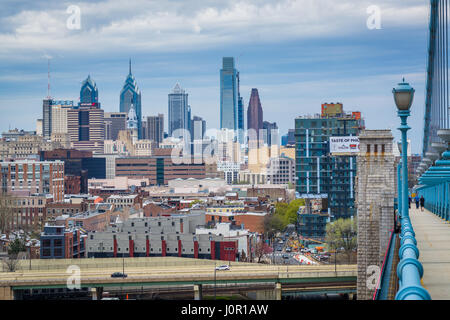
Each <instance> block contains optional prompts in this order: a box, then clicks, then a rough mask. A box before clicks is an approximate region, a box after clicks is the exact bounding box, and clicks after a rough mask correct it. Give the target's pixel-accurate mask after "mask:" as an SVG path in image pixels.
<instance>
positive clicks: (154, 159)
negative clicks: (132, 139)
mask: <svg viewBox="0 0 450 320" xmlns="http://www.w3.org/2000/svg"><path fill="white" fill-rule="evenodd" d="M171 154H172V149H155V150H154V155H152V156H150V157H126V158H117V159H116V176H117V177H130V178H148V179H149V182H150V185H168V183H169V180H173V179H177V178H181V179H186V178H191V177H192V178H196V179H203V178H205V177H206V173H205V164H204V163H193V161H192V162H191V163H188V164H186V163H174V162H173V161H172V156H171Z"/></svg>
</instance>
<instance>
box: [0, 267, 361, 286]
mask: <svg viewBox="0 0 450 320" xmlns="http://www.w3.org/2000/svg"><path fill="white" fill-rule="evenodd" d="M117 271H119V272H122V268H117V267H108V266H107V265H105V266H103V267H100V268H85V269H81V271H80V279H81V283H83V282H85V283H86V282H87V283H91V284H95V283H97V284H100V283H108V284H114V283H127V282H128V283H130V284H131V283H137V282H146V283H152V282H153V283H175V282H180V283H182V282H191V283H192V282H197V281H200V282H211V281H214V274H215V276H216V280H217V281H220V280H222V281H228V282H233V281H241V282H242V281H247V280H249V281H256V280H258V279H261V280H264V279H266V280H267V279H287V278H320V277H333V276H335V274H334V268H332V267H330V266H300V265H298V263H297V265H292V266H289V267H288V268H286V269H285V268H283V267H282V266H277V265H264V264H244V265H240V264H239V263H234V262H232V263H231V267H230V270H228V271H216V272H214V265H180V266H176V265H172V266H153V267H125V273H126V274H127V275H128V277H127V278H125V279H122V278H111V274H112V273H113V272H117ZM355 275H356V267H355V266H339V268H338V276H343V277H348V276H349V277H352V276H355ZM70 276H73V274H71V273H67V272H66V270H64V269H55V270H22V271H16V272H14V273H12V272H2V273H0V286H39V285H41V284H45V285H60V284H66V283H67V279H68V278H69V277H70Z"/></svg>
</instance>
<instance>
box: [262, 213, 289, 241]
mask: <svg viewBox="0 0 450 320" xmlns="http://www.w3.org/2000/svg"><path fill="white" fill-rule="evenodd" d="M284 228H285V225H284V223H283V220H282V219H281V218H280V216H279V215H277V214H268V215H266V216H265V218H264V233H265V234H266V235H267V238H268V239H271V238H273V237H274V235H275V234H276V233H277V232H280V231H283V230H284Z"/></svg>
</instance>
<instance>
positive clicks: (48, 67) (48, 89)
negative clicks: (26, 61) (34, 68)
mask: <svg viewBox="0 0 450 320" xmlns="http://www.w3.org/2000/svg"><path fill="white" fill-rule="evenodd" d="M47 74H48V75H47V83H48V86H47V99H51V97H50V58H49V59H48V65H47Z"/></svg>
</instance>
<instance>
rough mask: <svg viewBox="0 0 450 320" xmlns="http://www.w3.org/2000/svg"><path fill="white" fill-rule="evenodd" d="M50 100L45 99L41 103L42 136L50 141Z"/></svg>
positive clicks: (51, 101)
mask: <svg viewBox="0 0 450 320" xmlns="http://www.w3.org/2000/svg"><path fill="white" fill-rule="evenodd" d="M52 103H53V100H52V98H45V99H44V100H43V101H42V135H43V136H44V138H46V139H50V136H51V135H52Z"/></svg>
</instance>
